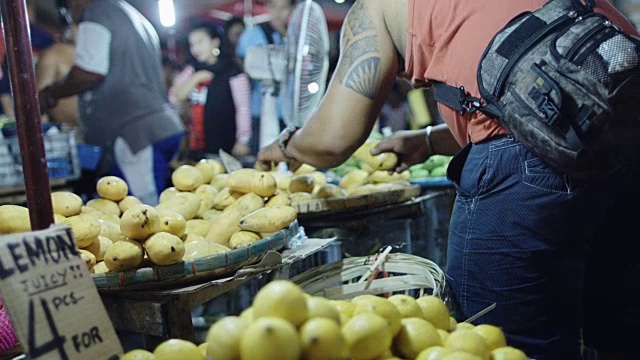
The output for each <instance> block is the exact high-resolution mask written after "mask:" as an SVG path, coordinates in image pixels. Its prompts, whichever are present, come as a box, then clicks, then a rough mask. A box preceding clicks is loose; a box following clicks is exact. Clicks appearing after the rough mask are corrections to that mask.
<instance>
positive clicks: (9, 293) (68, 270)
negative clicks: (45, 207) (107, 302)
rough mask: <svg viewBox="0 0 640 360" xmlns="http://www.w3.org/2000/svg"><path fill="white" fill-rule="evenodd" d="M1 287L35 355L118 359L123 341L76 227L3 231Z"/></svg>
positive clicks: (25, 343)
mask: <svg viewBox="0 0 640 360" xmlns="http://www.w3.org/2000/svg"><path fill="white" fill-rule="evenodd" d="M0 293H2V296H3V298H4V304H5V306H6V308H7V309H8V310H9V315H11V319H12V321H13V325H14V327H15V328H16V332H17V333H18V338H19V339H20V342H21V344H22V346H23V348H24V351H25V353H27V355H29V356H30V358H32V359H61V360H67V359H118V358H119V356H118V355H120V354H122V346H121V345H120V341H119V340H118V337H117V336H116V333H115V331H114V329H113V325H112V324H111V320H109V316H108V315H107V312H106V310H105V308H104V305H103V304H102V300H101V299H100V296H99V295H98V291H97V289H96V287H95V285H94V283H93V280H92V279H91V274H90V273H89V270H88V269H87V266H86V265H85V264H84V262H82V260H81V259H80V257H79V256H78V249H77V247H76V242H75V240H74V239H73V237H72V235H71V229H69V228H68V227H66V226H64V227H63V226H52V227H51V228H49V229H47V230H42V231H36V232H30V233H21V234H11V235H5V236H2V237H0Z"/></svg>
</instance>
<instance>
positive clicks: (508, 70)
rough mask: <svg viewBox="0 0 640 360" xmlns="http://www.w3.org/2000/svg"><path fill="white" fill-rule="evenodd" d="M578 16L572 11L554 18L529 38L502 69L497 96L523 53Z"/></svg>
mask: <svg viewBox="0 0 640 360" xmlns="http://www.w3.org/2000/svg"><path fill="white" fill-rule="evenodd" d="M577 16H578V13H577V12H576V11H570V12H569V13H567V14H566V15H563V16H561V17H560V18H558V19H556V20H554V21H553V22H552V23H551V24H549V25H547V27H546V28H545V30H544V31H543V32H541V33H537V34H536V35H535V36H534V37H532V38H530V39H529V40H527V41H526V42H525V43H524V44H523V45H522V46H521V47H520V48H519V49H518V51H516V53H515V54H514V55H513V56H512V57H511V59H509V61H508V62H507V65H506V66H505V68H504V70H503V71H502V74H500V77H499V78H498V82H497V83H496V84H497V86H496V91H495V92H494V94H496V96H500V95H499V94H501V93H502V91H503V89H504V84H505V82H506V81H507V78H508V77H509V75H510V74H511V70H513V67H514V66H515V65H516V63H517V62H518V60H520V58H521V57H522V55H524V54H525V53H527V52H528V51H529V50H531V47H532V46H534V45H536V44H537V43H538V42H539V41H540V40H542V39H544V38H546V37H548V36H549V35H551V34H552V33H554V32H555V31H556V29H557V28H558V27H562V26H564V24H565V23H566V22H569V21H571V20H573V19H574V18H576V17H577Z"/></svg>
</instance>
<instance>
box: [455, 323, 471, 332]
mask: <svg viewBox="0 0 640 360" xmlns="http://www.w3.org/2000/svg"><path fill="white" fill-rule="evenodd" d="M475 327H476V326H475V325H473V324H472V323H466V322H461V323H457V324H456V329H455V330H473V329H474V328H475Z"/></svg>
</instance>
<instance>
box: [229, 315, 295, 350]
mask: <svg viewBox="0 0 640 360" xmlns="http://www.w3.org/2000/svg"><path fill="white" fill-rule="evenodd" d="M300 353H301V352H300V341H299V340H298V333H297V332H296V328H295V327H293V325H291V323H289V322H288V321H286V320H284V319H282V318H279V317H261V318H259V319H256V320H255V321H254V322H252V323H251V324H250V325H249V327H248V328H247V330H246V331H245V332H244V335H243V336H242V339H241V340H240V358H241V359H242V360H298V359H299V358H300Z"/></svg>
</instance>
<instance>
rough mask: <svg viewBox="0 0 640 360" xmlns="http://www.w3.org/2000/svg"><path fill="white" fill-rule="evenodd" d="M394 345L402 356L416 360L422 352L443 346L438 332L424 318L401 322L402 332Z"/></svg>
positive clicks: (408, 319) (406, 319)
mask: <svg viewBox="0 0 640 360" xmlns="http://www.w3.org/2000/svg"><path fill="white" fill-rule="evenodd" d="M394 345H395V346H396V348H397V349H398V351H399V352H400V355H402V356H403V357H405V358H407V359H415V358H416V356H418V354H420V352H421V351H422V350H425V349H427V348H430V347H432V346H438V345H442V339H440V334H438V330H437V329H436V328H435V327H434V326H433V325H431V323H429V322H428V321H427V320H424V319H422V318H405V319H402V321H401V326H400V331H399V332H398V335H396V337H395V338H394Z"/></svg>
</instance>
